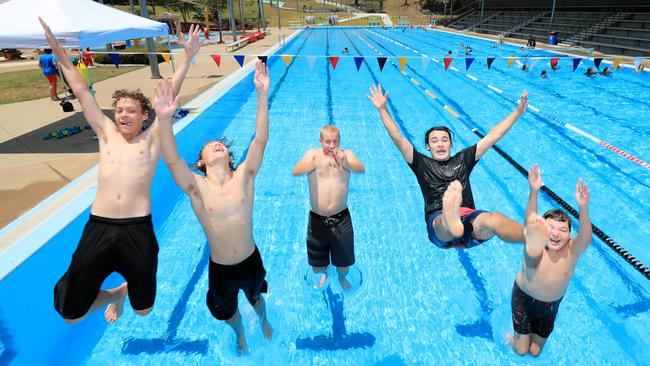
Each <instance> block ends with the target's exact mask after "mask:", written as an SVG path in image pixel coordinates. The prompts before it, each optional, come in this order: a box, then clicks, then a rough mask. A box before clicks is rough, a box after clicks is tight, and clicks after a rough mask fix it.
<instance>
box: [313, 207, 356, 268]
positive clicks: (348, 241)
mask: <svg viewBox="0 0 650 366" xmlns="http://www.w3.org/2000/svg"><path fill="white" fill-rule="evenodd" d="M330 253H331V257H332V264H333V265H334V266H336V267H348V266H351V265H353V264H354V262H355V260H354V229H353V228H352V217H350V211H349V210H348V209H347V208H346V209H345V210H343V211H341V212H339V213H337V214H334V215H332V216H321V215H319V214H317V213H315V212H313V211H310V212H309V225H308V227H307V257H308V260H309V265H311V266H313V267H327V266H328V265H329V264H330Z"/></svg>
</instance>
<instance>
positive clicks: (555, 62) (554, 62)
mask: <svg viewBox="0 0 650 366" xmlns="http://www.w3.org/2000/svg"><path fill="white" fill-rule="evenodd" d="M558 62H560V58H559V57H556V58H552V59H551V70H553V71H555V69H557V63H558Z"/></svg>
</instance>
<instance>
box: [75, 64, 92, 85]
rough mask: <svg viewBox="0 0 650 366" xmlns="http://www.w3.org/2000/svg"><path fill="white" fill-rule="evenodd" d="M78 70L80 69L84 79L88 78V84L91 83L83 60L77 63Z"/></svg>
mask: <svg viewBox="0 0 650 366" xmlns="http://www.w3.org/2000/svg"><path fill="white" fill-rule="evenodd" d="M77 71H79V73H80V74H81V76H82V77H83V78H84V80H86V84H88V85H90V82H89V81H88V70H87V69H86V65H85V64H84V63H83V62H80V63H78V64H77Z"/></svg>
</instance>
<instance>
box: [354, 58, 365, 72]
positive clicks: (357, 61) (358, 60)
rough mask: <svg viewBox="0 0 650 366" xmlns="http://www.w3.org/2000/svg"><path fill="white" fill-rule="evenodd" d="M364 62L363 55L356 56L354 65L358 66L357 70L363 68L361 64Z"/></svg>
mask: <svg viewBox="0 0 650 366" xmlns="http://www.w3.org/2000/svg"><path fill="white" fill-rule="evenodd" d="M362 63H363V57H355V58H354V65H355V66H356V67H357V71H359V69H360V68H361V64H362Z"/></svg>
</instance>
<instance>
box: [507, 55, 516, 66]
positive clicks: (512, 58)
mask: <svg viewBox="0 0 650 366" xmlns="http://www.w3.org/2000/svg"><path fill="white" fill-rule="evenodd" d="M513 62H515V58H514V57H508V67H511V66H512V63H513Z"/></svg>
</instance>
